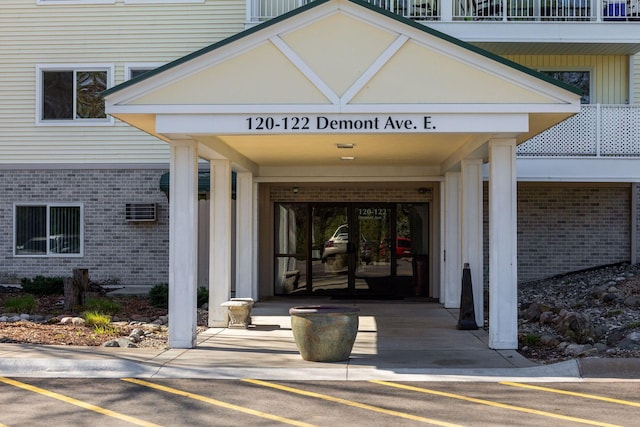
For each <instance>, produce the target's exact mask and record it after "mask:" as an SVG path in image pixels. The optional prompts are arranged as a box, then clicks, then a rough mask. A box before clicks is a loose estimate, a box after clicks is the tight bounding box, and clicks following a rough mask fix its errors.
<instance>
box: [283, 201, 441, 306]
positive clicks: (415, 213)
mask: <svg viewBox="0 0 640 427" xmlns="http://www.w3.org/2000/svg"><path fill="white" fill-rule="evenodd" d="M428 250H429V209H428V204H426V203H417V204H412V203H396V204H381V203H278V204H276V210H275V262H276V263H275V286H274V291H275V294H276V295H326V296H332V297H339V296H345V297H353V296H358V297H382V298H385V297H406V296H429V293H430V292H429V278H428V276H429V271H428V262H429V256H428V253H429V252H428Z"/></svg>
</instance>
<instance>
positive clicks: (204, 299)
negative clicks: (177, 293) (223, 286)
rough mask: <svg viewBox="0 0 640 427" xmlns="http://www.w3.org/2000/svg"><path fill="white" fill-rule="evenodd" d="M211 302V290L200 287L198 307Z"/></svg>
mask: <svg viewBox="0 0 640 427" xmlns="http://www.w3.org/2000/svg"><path fill="white" fill-rule="evenodd" d="M208 302H209V289H207V288H201V287H198V307H201V306H202V304H205V303H208Z"/></svg>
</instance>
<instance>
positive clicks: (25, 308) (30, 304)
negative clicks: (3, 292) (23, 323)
mask: <svg viewBox="0 0 640 427" xmlns="http://www.w3.org/2000/svg"><path fill="white" fill-rule="evenodd" d="M36 305H37V302H36V299H35V298H34V297H33V295H23V296H19V297H13V298H7V299H6V300H5V301H4V308H5V309H6V310H8V311H12V312H15V313H33V311H34V310H35V308H36Z"/></svg>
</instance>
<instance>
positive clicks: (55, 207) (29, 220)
mask: <svg viewBox="0 0 640 427" xmlns="http://www.w3.org/2000/svg"><path fill="white" fill-rule="evenodd" d="M82 214H83V212H82V205H79V204H37V205H35V204H24V205H21V204H16V205H15V207H14V247H15V255H16V256H81V255H82V249H83V248H82V243H83V242H82V228H83V227H82Z"/></svg>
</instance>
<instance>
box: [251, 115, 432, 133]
mask: <svg viewBox="0 0 640 427" xmlns="http://www.w3.org/2000/svg"><path fill="white" fill-rule="evenodd" d="M245 120H246V130H247V131H249V132H261V131H264V132H270V131H281V132H296V131H301V132H314V133H316V132H321V133H324V132H329V133H330V132H372V133H375V132H424V131H431V130H435V129H436V126H435V124H434V122H433V116H430V115H423V116H418V115H410V116H408V115H401V116H393V115H381V116H378V115H376V116H365V117H353V116H347V117H344V116H340V115H299V116H289V115H259V116H248V117H247V118H246V119H245Z"/></svg>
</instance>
